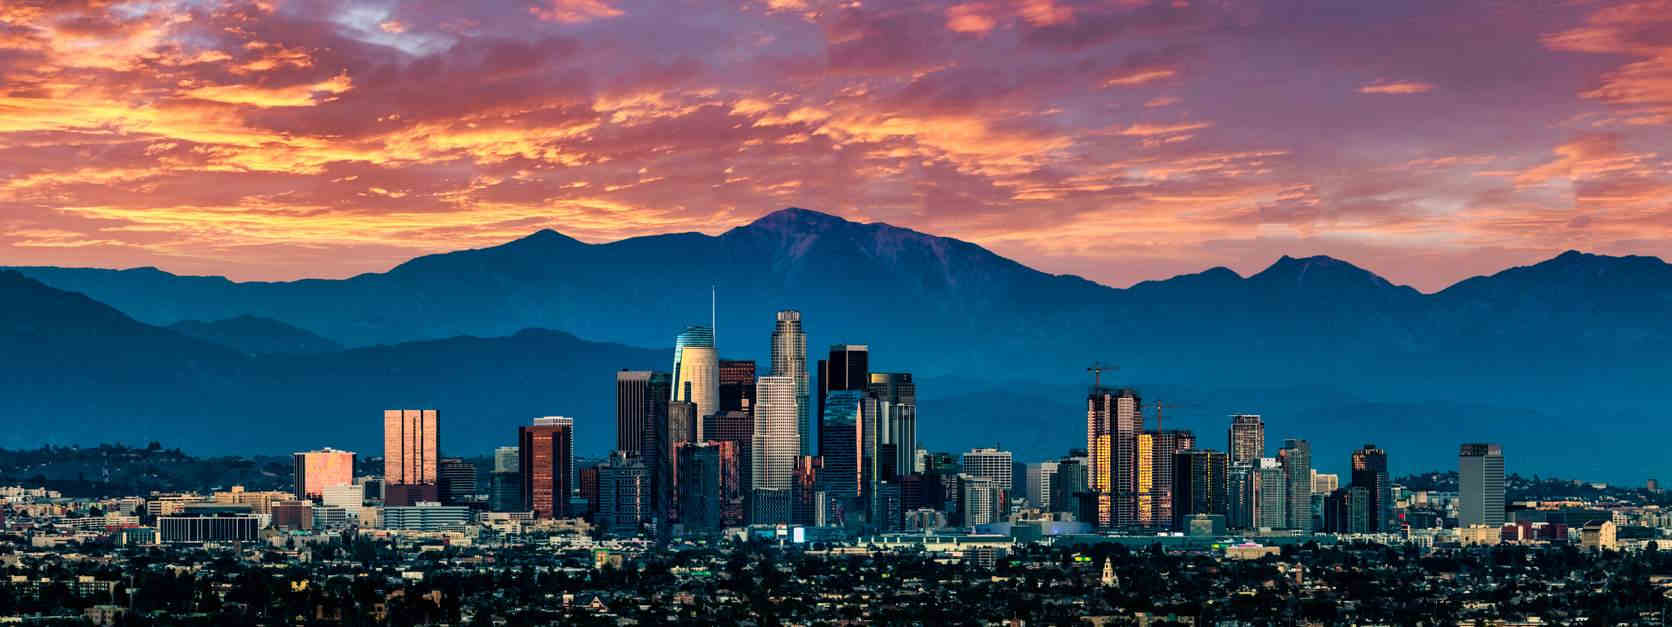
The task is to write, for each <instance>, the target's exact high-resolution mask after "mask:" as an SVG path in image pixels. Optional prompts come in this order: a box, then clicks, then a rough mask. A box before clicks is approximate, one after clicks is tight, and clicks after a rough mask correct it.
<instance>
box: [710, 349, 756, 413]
mask: <svg viewBox="0 0 1672 627" xmlns="http://www.w3.org/2000/svg"><path fill="white" fill-rule="evenodd" d="M755 374H756V373H755V362H753V361H741V360H734V359H722V360H720V411H722V412H727V411H742V412H748V411H753V410H754V408H755ZM703 420H704V421H706V420H707V417H704V418H703Z"/></svg>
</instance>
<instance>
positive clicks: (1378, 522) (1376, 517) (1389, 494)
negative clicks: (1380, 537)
mask: <svg viewBox="0 0 1672 627" xmlns="http://www.w3.org/2000/svg"><path fill="white" fill-rule="evenodd" d="M1352 467H1353V472H1352V477H1351V482H1350V483H1349V484H1348V485H1349V486H1356V487H1361V488H1364V490H1365V494H1366V498H1368V499H1369V501H1368V505H1367V507H1368V509H1367V510H1366V511H1367V512H1368V514H1367V516H1368V520H1367V522H1366V525H1365V530H1366V531H1368V532H1386V531H1393V481H1392V480H1391V479H1390V478H1389V477H1388V454H1387V451H1384V450H1382V449H1379V448H1376V445H1374V444H1366V445H1364V448H1361V449H1359V450H1356V451H1353V465H1352Z"/></svg>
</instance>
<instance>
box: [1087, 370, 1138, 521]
mask: <svg viewBox="0 0 1672 627" xmlns="http://www.w3.org/2000/svg"><path fill="white" fill-rule="evenodd" d="M1143 430H1144V414H1143V400H1142V399H1141V398H1139V396H1138V393H1137V392H1136V391H1133V390H1129V389H1118V390H1117V389H1109V388H1098V389H1094V390H1092V393H1091V394H1090V395H1089V396H1087V398H1086V449H1087V451H1089V452H1090V457H1091V459H1090V464H1089V465H1088V467H1087V470H1088V472H1087V474H1088V476H1089V480H1090V482H1091V491H1092V492H1094V493H1097V494H1099V495H1102V496H1100V497H1099V498H1098V499H1096V507H1097V516H1096V520H1095V524H1096V525H1097V526H1099V527H1109V526H1121V527H1132V526H1137V524H1138V434H1139V433H1140V432H1142V431H1143ZM1088 522H1090V521H1088Z"/></svg>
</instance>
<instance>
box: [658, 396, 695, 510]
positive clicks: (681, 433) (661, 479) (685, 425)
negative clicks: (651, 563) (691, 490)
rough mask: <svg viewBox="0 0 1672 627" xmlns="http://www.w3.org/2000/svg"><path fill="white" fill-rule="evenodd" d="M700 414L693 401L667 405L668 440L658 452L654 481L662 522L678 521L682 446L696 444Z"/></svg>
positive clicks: (675, 402) (674, 402)
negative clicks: (680, 453) (698, 415)
mask: <svg viewBox="0 0 1672 627" xmlns="http://www.w3.org/2000/svg"><path fill="white" fill-rule="evenodd" d="M697 411H698V409H697V405H696V403H692V402H690V401H673V402H670V403H668V422H667V430H666V432H665V433H666V441H665V442H663V444H662V448H660V449H658V450H657V454H658V457H657V461H658V462H659V464H658V468H656V469H655V470H657V471H658V472H657V474H656V476H655V477H654V478H653V479H652V485H653V487H654V489H655V491H656V498H655V499H654V500H655V504H656V505H660V506H662V509H660V510H658V514H659V515H660V516H661V518H662V519H663V520H668V521H675V520H679V505H680V503H681V501H680V500H679V447H680V445H682V444H685V443H688V442H696V441H697V422H698V421H697ZM647 465H648V464H647Z"/></svg>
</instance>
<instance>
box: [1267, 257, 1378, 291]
mask: <svg viewBox="0 0 1672 627" xmlns="http://www.w3.org/2000/svg"><path fill="white" fill-rule="evenodd" d="M1248 280H1249V281H1250V282H1252V283H1255V284H1262V283H1263V284H1267V285H1272V286H1287V287H1322V288H1326V289H1341V288H1350V287H1374V288H1391V287H1395V286H1394V284H1393V283H1392V282H1390V281H1388V280H1387V279H1384V278H1382V277H1381V276H1379V275H1377V274H1376V273H1374V272H1371V271H1369V270H1365V269H1364V268H1360V267H1358V266H1355V265H1353V264H1352V263H1349V262H1346V261H1342V260H1340V259H1336V258H1334V257H1330V256H1328V255H1313V256H1310V257H1299V258H1296V257H1291V256H1289V255H1283V256H1282V257H1279V258H1278V259H1277V261H1276V262H1273V263H1272V264H1271V266H1269V267H1267V268H1266V269H1265V270H1261V271H1260V272H1259V273H1258V274H1255V275H1254V276H1251V277H1248ZM1406 289H1410V288H1406Z"/></svg>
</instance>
